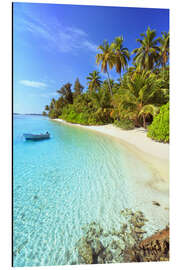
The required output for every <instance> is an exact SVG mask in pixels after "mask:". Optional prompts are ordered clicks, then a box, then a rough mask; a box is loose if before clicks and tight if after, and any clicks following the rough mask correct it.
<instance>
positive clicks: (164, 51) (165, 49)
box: [159, 32, 169, 71]
mask: <svg viewBox="0 0 180 270" xmlns="http://www.w3.org/2000/svg"><path fill="white" fill-rule="evenodd" d="M159 42H160V47H159V48H160V63H161V65H162V68H163V71H164V70H165V67H166V64H167V62H168V58H169V33H166V32H163V33H162V37H161V38H160V40H159Z"/></svg>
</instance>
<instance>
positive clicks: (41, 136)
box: [24, 132, 50, 141]
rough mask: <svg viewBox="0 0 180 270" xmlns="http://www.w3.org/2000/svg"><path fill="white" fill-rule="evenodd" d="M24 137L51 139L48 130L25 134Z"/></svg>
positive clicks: (27, 138)
mask: <svg viewBox="0 0 180 270" xmlns="http://www.w3.org/2000/svg"><path fill="white" fill-rule="evenodd" d="M24 137H25V139H26V140H33V141H37V140H44V139H49V138H50V134H49V133H48V132H47V133H45V134H24Z"/></svg>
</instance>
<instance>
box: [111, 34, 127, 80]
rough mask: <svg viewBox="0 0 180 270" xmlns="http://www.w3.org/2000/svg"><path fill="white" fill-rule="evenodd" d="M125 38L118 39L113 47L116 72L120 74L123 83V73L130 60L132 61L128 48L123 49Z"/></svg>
mask: <svg viewBox="0 0 180 270" xmlns="http://www.w3.org/2000/svg"><path fill="white" fill-rule="evenodd" d="M123 41H124V39H123V36H121V37H116V38H115V40H114V42H113V43H112V47H113V49H114V53H115V63H114V65H115V68H116V72H117V73H119V74H120V81H121V72H122V70H124V69H125V67H127V65H128V60H129V59H130V54H129V51H128V49H127V48H125V47H123Z"/></svg>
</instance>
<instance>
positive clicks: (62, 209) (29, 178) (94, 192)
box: [13, 115, 150, 266]
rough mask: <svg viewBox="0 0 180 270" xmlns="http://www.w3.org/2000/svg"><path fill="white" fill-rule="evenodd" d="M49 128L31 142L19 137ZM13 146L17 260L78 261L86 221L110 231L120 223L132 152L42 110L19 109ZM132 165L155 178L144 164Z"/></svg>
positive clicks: (128, 196)
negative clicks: (42, 113) (47, 137)
mask: <svg viewBox="0 0 180 270" xmlns="http://www.w3.org/2000/svg"><path fill="white" fill-rule="evenodd" d="M46 131H49V132H50V134H51V139H50V140H44V141H37V142H31V141H25V140H24V139H23V136H22V134H23V133H29V132H30V133H31V132H32V133H40V132H46ZM13 151H14V162H13V163H14V164H13V175H14V177H13V205H14V207H13V227H14V233H13V259H14V266H40V265H64V264H73V263H78V257H77V252H76V249H75V244H76V242H77V241H78V239H79V238H80V237H81V235H82V231H81V227H82V226H83V225H84V224H86V223H89V222H91V221H97V222H99V223H100V224H101V225H102V226H103V227H104V228H105V229H107V230H108V229H109V228H111V227H112V226H114V227H118V226H119V218H120V217H119V213H120V210H121V209H123V208H130V207H133V205H134V201H135V199H134V195H133V194H132V192H131V186H130V181H131V177H132V175H133V174H134V172H133V171H130V170H128V162H129V160H131V161H132V157H130V154H129V153H128V152H127V150H126V149H125V148H124V147H123V146H121V145H120V144H119V143H118V142H117V141H116V140H113V139H112V138H111V137H108V136H103V135H101V134H98V133H96V132H92V131H89V130H85V129H82V128H77V127H72V126H68V125H65V124H60V123H57V122H54V121H51V120H49V119H47V118H45V117H41V116H23V115H16V116H14V138H13ZM133 162H135V161H133ZM136 162H137V161H136ZM135 167H136V169H137V171H138V170H139V171H141V175H142V176H143V177H144V178H148V177H150V171H149V170H148V169H147V168H145V167H143V164H141V163H140V162H139V163H138V162H137V164H136V166H135Z"/></svg>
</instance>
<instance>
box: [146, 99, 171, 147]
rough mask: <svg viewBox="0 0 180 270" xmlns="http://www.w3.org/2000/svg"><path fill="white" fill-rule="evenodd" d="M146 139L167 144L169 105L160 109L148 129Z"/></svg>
mask: <svg viewBox="0 0 180 270" xmlns="http://www.w3.org/2000/svg"><path fill="white" fill-rule="evenodd" d="M148 137H150V138H152V139H154V140H156V141H159V142H169V103H167V104H166V105H163V106H162V107H161V108H160V113H159V114H158V115H156V116H155V117H154V119H153V122H152V124H151V125H150V126H149V127H148Z"/></svg>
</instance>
